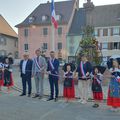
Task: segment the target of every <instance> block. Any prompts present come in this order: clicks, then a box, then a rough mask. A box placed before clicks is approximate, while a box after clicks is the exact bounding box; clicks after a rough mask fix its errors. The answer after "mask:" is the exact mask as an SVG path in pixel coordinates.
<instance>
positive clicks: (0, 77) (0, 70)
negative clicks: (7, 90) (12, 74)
mask: <svg viewBox="0 0 120 120" xmlns="http://www.w3.org/2000/svg"><path fill="white" fill-rule="evenodd" d="M3 79H4V78H3V63H2V62H0V91H1V90H2V86H3V84H4V80H3Z"/></svg>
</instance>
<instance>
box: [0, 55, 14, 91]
mask: <svg viewBox="0 0 120 120" xmlns="http://www.w3.org/2000/svg"><path fill="white" fill-rule="evenodd" d="M12 63H13V62H11V58H9V57H4V58H3V57H0V91H2V87H3V86H5V87H7V88H8V91H9V90H10V87H12V86H13V85H14V83H13V78H12Z"/></svg>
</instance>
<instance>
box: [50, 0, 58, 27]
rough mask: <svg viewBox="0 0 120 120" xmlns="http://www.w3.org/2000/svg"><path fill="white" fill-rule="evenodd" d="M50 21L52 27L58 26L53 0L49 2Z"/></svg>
mask: <svg viewBox="0 0 120 120" xmlns="http://www.w3.org/2000/svg"><path fill="white" fill-rule="evenodd" d="M51 21H52V23H53V25H54V27H55V28H56V29H57V28H58V22H57V20H56V14H55V6H54V0H52V2H51Z"/></svg>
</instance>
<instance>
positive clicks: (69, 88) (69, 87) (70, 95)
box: [63, 64, 75, 102]
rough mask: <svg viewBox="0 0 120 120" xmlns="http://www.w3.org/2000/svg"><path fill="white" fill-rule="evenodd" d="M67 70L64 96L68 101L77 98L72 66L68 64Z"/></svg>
mask: <svg viewBox="0 0 120 120" xmlns="http://www.w3.org/2000/svg"><path fill="white" fill-rule="evenodd" d="M66 67H67V71H66V72H65V73H64V78H65V80H64V90H63V96H64V98H65V99H66V102H68V101H70V100H71V99H74V98H75V89H74V80H73V72H72V71H71V66H70V65H69V64H68V65H67V66H66Z"/></svg>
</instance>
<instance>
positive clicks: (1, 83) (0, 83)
mask: <svg viewBox="0 0 120 120" xmlns="http://www.w3.org/2000/svg"><path fill="white" fill-rule="evenodd" d="M0 86H4V78H3V72H2V79H1V80H0Z"/></svg>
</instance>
